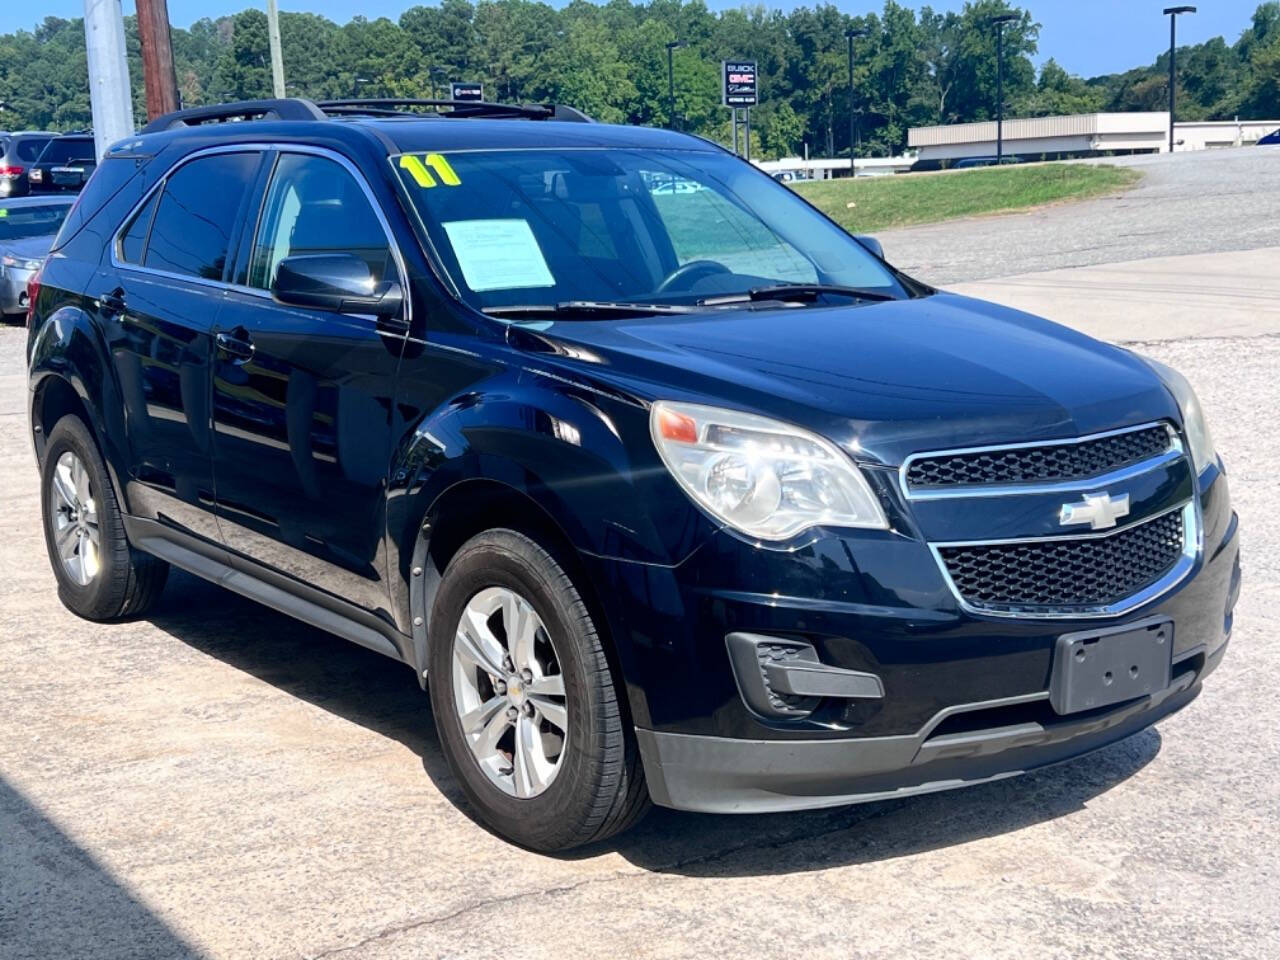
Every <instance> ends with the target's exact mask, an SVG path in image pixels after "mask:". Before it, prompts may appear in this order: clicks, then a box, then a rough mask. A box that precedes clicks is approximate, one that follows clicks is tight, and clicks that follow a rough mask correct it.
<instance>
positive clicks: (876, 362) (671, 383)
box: [512, 293, 1180, 464]
mask: <svg viewBox="0 0 1280 960" xmlns="http://www.w3.org/2000/svg"><path fill="white" fill-rule="evenodd" d="M512 339H513V342H516V343H519V344H522V345H525V346H526V347H527V348H529V349H537V350H541V351H545V352H547V353H548V354H551V355H554V356H556V357H557V363H559V364H566V365H572V366H573V367H575V368H576V372H577V374H578V375H579V376H584V375H585V376H594V377H596V378H599V379H600V380H602V381H603V382H606V383H608V384H610V385H611V386H613V387H615V388H620V389H624V390H627V391H629V392H630V393H633V394H635V395H638V396H640V397H642V398H644V399H647V400H653V399H661V398H668V399H675V400H693V401H697V402H703V403H711V404H718V405H720V406H728V407H735V408H739V409H746V410H750V411H753V412H758V413H761V414H764V415H766V416H772V417H775V418H778V419H782V420H788V421H791V422H794V423H799V424H801V425H802V426H806V427H808V428H810V429H813V430H817V431H818V432H820V433H823V434H825V435H826V436H829V437H831V438H832V439H833V440H835V441H836V442H838V443H842V444H844V445H846V446H848V447H850V448H851V449H855V450H859V451H860V455H861V456H862V457H865V458H869V459H872V460H880V461H881V462H884V463H890V464H897V463H900V462H901V460H902V459H903V457H905V456H906V455H907V454H909V453H912V452H916V451H920V450H929V449H943V448H948V447H965V446H982V445H986V444H991V443H1018V442H1025V441H1032V440H1044V439H1054V438H1064V437H1074V436H1082V435H1086V434H1090V433H1098V432H1101V431H1104V430H1110V429H1115V428H1117V427H1123V426H1130V425H1133V424H1137V423H1144V422H1147V421H1152V420H1159V419H1164V418H1168V419H1171V420H1174V421H1175V422H1179V421H1180V417H1179V414H1178V411H1177V406H1176V404H1175V403H1174V402H1173V399H1172V397H1171V396H1170V394H1169V392H1168V390H1166V389H1165V387H1164V385H1163V384H1162V383H1161V381H1160V380H1159V378H1158V377H1157V376H1156V375H1155V373H1154V372H1152V370H1151V369H1150V368H1149V367H1148V366H1147V365H1146V364H1145V363H1143V362H1142V361H1141V360H1140V359H1139V358H1138V357H1136V356H1135V355H1134V354H1132V353H1130V352H1129V351H1127V350H1123V349H1120V348H1118V347H1114V346H1111V345H1109V344H1106V343H1102V342H1100V341H1097V340H1094V339H1092V338H1090V337H1087V336H1085V335H1083V334H1080V333H1077V332H1075V331H1073V330H1070V329H1068V328H1066V327H1062V326H1059V325H1058V324H1055V323H1051V322H1050V321H1048V320H1044V319H1042V318H1039V317H1034V316H1031V315H1029V314H1025V313H1021V312H1019V311H1016V310H1012V309H1009V308H1007V307H1001V306H997V305H996V304H992V303H987V302H985V301H981V300H974V299H971V298H968V297H960V296H956V295H954V294H947V293H939V294H934V295H932V296H927V297H921V298H917V299H913V300H896V301H890V302H885V303H875V304H868V305H865V306H840V307H815V306H806V307H799V308H794V309H787V308H778V309H767V310H732V311H725V312H724V313H717V314H711V315H705V314H694V315H677V316H664V317H637V318H631V319H625V320H611V321H576V320H562V321H556V322H555V323H552V324H550V325H549V326H546V327H543V328H542V329H541V330H540V331H539V332H538V333H536V334H531V335H530V336H527V337H521V336H515V337H513V338H512ZM538 344H540V346H537V345H538Z"/></svg>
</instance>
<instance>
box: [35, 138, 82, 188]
mask: <svg viewBox="0 0 1280 960" xmlns="http://www.w3.org/2000/svg"><path fill="white" fill-rule="evenodd" d="M97 164H98V155H97V150H96V149H95V148H94V141H93V137H92V136H89V135H86V134H66V135H64V136H61V137H54V138H53V139H52V140H50V141H49V142H48V143H47V144H45V147H44V150H42V151H41V152H40V156H38V157H37V158H36V160H35V162H34V163H33V164H32V165H31V169H30V170H28V171H27V184H28V187H29V188H30V191H31V192H32V193H51V192H53V191H58V190H69V191H72V192H75V191H78V190H80V189H81V188H82V187H83V186H84V185H85V184H86V183H88V182H89V178H90V177H91V176H93V171H94V169H95V168H96V167H97Z"/></svg>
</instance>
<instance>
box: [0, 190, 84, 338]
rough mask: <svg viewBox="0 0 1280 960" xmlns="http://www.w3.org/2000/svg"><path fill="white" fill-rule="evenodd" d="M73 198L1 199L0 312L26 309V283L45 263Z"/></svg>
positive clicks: (13, 313)
mask: <svg viewBox="0 0 1280 960" xmlns="http://www.w3.org/2000/svg"><path fill="white" fill-rule="evenodd" d="M74 202H75V199H74V198H73V197H69V196H67V197H21V198H19V199H16V200H0V315H2V316H3V318H4V319H5V320H9V319H11V318H13V317H14V316H22V315H23V314H25V313H26V312H27V284H28V283H29V282H30V280H31V277H32V276H33V275H34V274H35V272H36V271H37V270H39V269H40V264H41V263H43V262H44V258H45V256H46V255H47V254H48V253H49V248H50V247H51V246H53V238H54V235H55V234H57V232H58V230H59V228H61V226H62V221H63V220H65V219H66V218H67V211H68V210H70V209H71V205H72V204H73V203H74Z"/></svg>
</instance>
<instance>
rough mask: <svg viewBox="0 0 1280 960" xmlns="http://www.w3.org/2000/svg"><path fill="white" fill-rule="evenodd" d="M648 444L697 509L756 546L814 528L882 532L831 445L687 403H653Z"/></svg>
mask: <svg viewBox="0 0 1280 960" xmlns="http://www.w3.org/2000/svg"><path fill="white" fill-rule="evenodd" d="M649 429H650V432H651V433H652V434H653V442H654V444H655V445H656V446H657V448H658V453H659V454H660V455H661V456H662V462H663V463H665V464H666V465H667V469H668V470H670V471H671V475H672V476H673V477H675V478H676V481H677V482H678V483H679V484H680V486H681V487H683V488H684V491H685V492H686V493H687V494H689V496H691V497H692V498H693V499H694V500H695V501H696V502H697V503H698V504H699V505H701V506H702V507H703V508H704V509H706V510H707V511H708V512H710V513H711V514H712V515H714V516H715V517H717V518H718V519H720V520H722V521H724V522H725V523H727V524H728V525H729V526H731V527H733V528H734V529H736V530H739V531H741V532H742V533H745V534H747V535H748V536H751V537H758V538H760V539H762V540H785V539H786V538H787V537H790V536H794V535H795V534H797V533H799V532H800V531H801V530H804V529H806V528H808V527H814V526H818V525H820V524H823V525H830V526H840V527H869V528H873V529H877V530H884V529H887V528H888V526H889V523H888V521H887V520H886V519H885V515H884V511H883V510H882V509H881V508H880V503H879V501H877V500H876V497H875V494H873V493H872V492H871V488H870V487H869V486H868V485H867V481H866V478H865V477H863V475H862V472H861V471H860V470H859V469H858V468H857V467H856V466H854V464H853V461H851V460H850V459H849V458H848V456H846V455H845V454H844V453H842V452H841V451H840V450H838V449H837V448H836V447H835V446H834V445H833V444H831V443H829V442H828V441H826V440H824V439H822V438H821V437H819V436H816V435H814V434H812V433H809V432H808V431H807V430H801V429H800V428H799V427H793V426H791V425H790V424H786V423H779V422H778V421H777V420H769V419H767V418H765V417H757V416H753V415H752V414H749V413H739V412H737V411H735V410H721V409H720V408H718V407H705V406H700V405H698V404H689V403H667V402H659V403H655V404H654V405H653V409H652V411H651V412H650V415H649Z"/></svg>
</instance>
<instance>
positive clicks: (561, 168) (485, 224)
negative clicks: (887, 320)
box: [392, 149, 902, 309]
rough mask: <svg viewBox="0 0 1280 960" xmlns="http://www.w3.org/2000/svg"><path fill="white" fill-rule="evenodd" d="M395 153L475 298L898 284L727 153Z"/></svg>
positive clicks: (674, 294)
mask: <svg viewBox="0 0 1280 960" xmlns="http://www.w3.org/2000/svg"><path fill="white" fill-rule="evenodd" d="M392 163H393V164H394V165H395V166H396V169H397V170H398V172H399V174H400V176H401V177H402V179H403V181H404V184H405V188H406V190H407V191H408V194H409V196H410V197H411V198H412V202H413V204H414V206H415V207H416V209H417V212H418V214H419V215H420V217H421V219H422V222H423V226H424V228H425V229H426V231H427V234H428V236H429V237H430V239H431V244H432V246H433V247H434V249H435V252H436V254H437V256H438V258H439V260H440V262H441V264H442V265H443V267H444V269H445V271H446V272H447V273H448V274H449V276H450V277H451V278H452V279H453V281H454V284H455V285H456V287H457V289H458V291H459V293H460V294H461V295H462V297H463V298H464V299H465V300H466V301H467V302H468V303H470V304H472V305H473V306H475V307H477V308H479V309H486V308H492V307H499V306H510V305H515V304H522V305H523V304H555V303H560V302H563V301H568V300H605V301H629V302H634V303H694V302H696V301H698V300H700V299H703V298H706V297H711V296H720V295H725V294H733V293H743V292H746V291H748V290H750V289H752V288H753V287H760V286H770V285H776V284H814V283H821V284H834V285H840V286H847V287H859V288H866V289H871V290H877V291H880V292H882V293H888V294H895V295H897V294H901V293H902V289H901V287H900V286H899V285H898V283H897V282H896V281H895V280H894V278H893V276H892V274H890V272H889V271H888V270H886V269H885V268H884V267H883V266H882V265H881V264H880V263H879V262H878V261H877V260H875V259H874V258H873V257H872V256H870V255H869V254H868V253H867V252H866V250H865V249H864V248H863V247H862V246H861V245H860V244H859V243H857V242H856V241H855V240H853V239H852V238H851V237H850V236H849V235H848V234H847V233H845V232H844V231H843V230H841V229H840V228H839V227H837V226H835V225H834V224H833V223H831V222H830V221H829V220H827V219H826V218H825V217H823V216H821V215H820V214H818V213H817V212H816V211H814V210H813V209H812V208H810V207H809V206H808V205H807V204H806V203H804V202H803V201H801V200H800V199H799V198H798V197H796V196H795V195H794V194H793V193H792V192H791V190H790V189H789V188H787V187H784V186H781V185H780V184H777V183H775V182H774V181H773V180H772V179H770V178H769V177H767V176H763V175H761V174H760V173H759V172H757V171H756V170H754V169H753V168H751V167H749V166H748V165H747V164H745V163H743V162H742V161H740V160H738V159H736V158H734V157H731V156H729V155H727V154H721V153H713V152H710V151H708V152H702V151H662V152H660V153H658V152H647V151H642V150H607V151H605V150H587V149H584V150H517V151H493V152H470V151H461V152H455V153H443V154H436V153H431V154H404V155H402V156H397V157H392Z"/></svg>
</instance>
